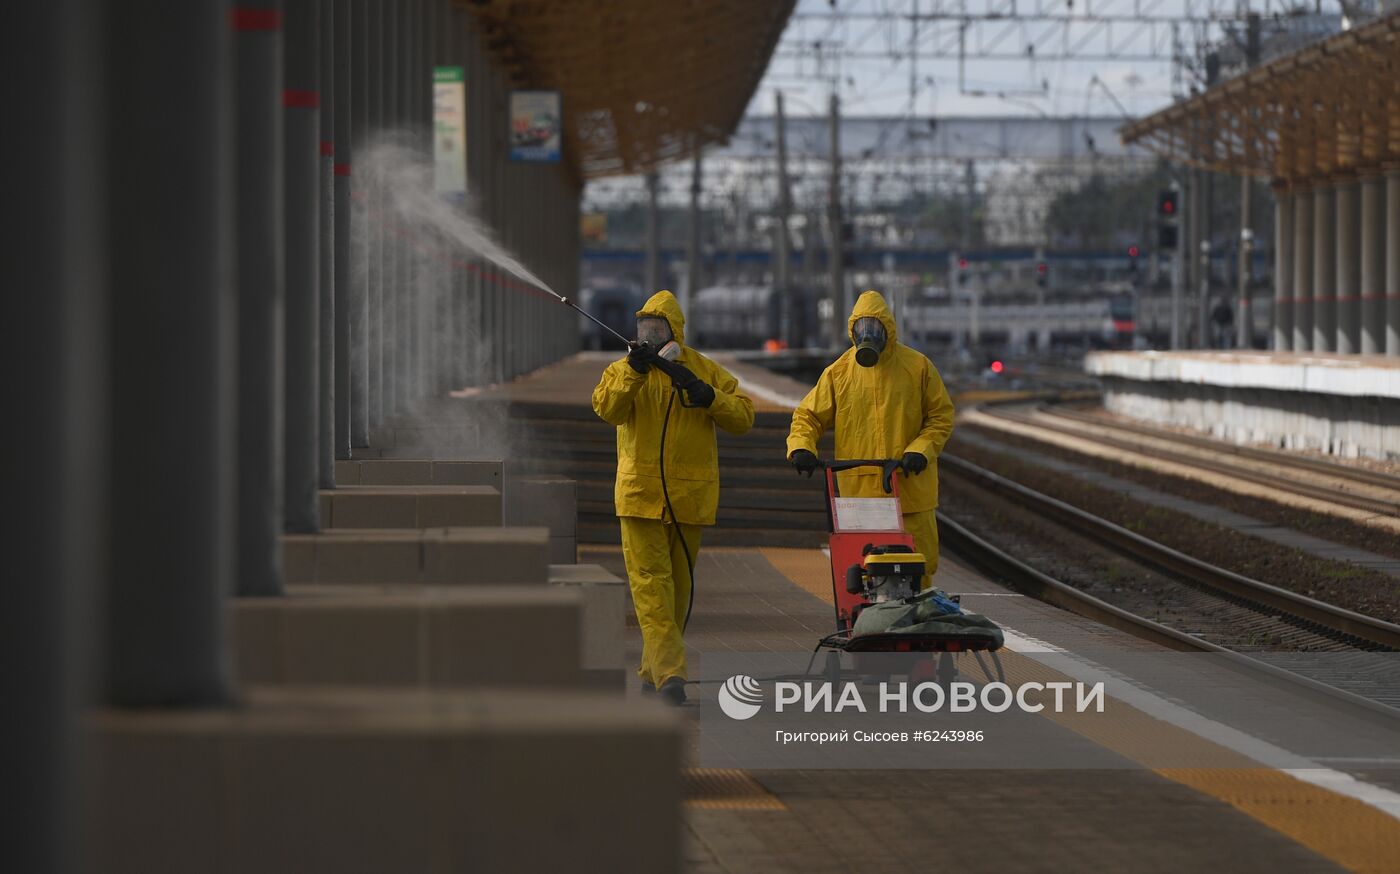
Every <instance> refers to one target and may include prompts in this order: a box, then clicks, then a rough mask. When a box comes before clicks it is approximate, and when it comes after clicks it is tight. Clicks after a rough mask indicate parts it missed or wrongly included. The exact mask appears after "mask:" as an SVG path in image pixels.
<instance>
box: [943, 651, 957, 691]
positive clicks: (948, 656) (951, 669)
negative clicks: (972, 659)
mask: <svg viewBox="0 0 1400 874" xmlns="http://www.w3.org/2000/svg"><path fill="white" fill-rule="evenodd" d="M957 676H958V667H957V665H955V664H954V663H953V654H952V653H950V652H944V653H939V654H938V683H939V685H941V686H949V685H951V684H952V682H953V680H955V679H957Z"/></svg>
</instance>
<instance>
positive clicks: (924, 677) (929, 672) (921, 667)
mask: <svg viewBox="0 0 1400 874" xmlns="http://www.w3.org/2000/svg"><path fill="white" fill-rule="evenodd" d="M936 658H938V657H937V656H930V657H928V658H926V659H919V660H918V661H917V662H915V663H914V666H913V667H912V668H910V669H909V685H910V686H917V685H919V684H920V683H935V682H938V670H937V667H938V666H937V664H936V663H935V661H934V660H935V659H936Z"/></svg>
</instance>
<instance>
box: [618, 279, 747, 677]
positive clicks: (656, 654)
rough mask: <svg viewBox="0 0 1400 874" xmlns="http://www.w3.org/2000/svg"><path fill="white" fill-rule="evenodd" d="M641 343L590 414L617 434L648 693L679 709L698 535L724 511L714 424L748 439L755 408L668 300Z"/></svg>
mask: <svg viewBox="0 0 1400 874" xmlns="http://www.w3.org/2000/svg"><path fill="white" fill-rule="evenodd" d="M637 339H638V340H639V341H641V343H640V344H639V345H638V346H637V347H636V348H634V349H632V350H631V351H630V352H629V353H628V354H627V356H626V357H625V358H622V359H621V360H618V361H614V362H613V363H612V364H610V365H608V368H607V370H605V371H603V378H602V379H601V380H599V382H598V387H597V388H595V389H594V390H593V410H594V412H596V413H597V414H598V415H599V416H600V417H602V419H603V421H605V422H607V423H608V424H610V425H615V426H617V485H616V488H615V491H614V494H613V501H614V503H615V504H616V509H617V516H618V521H619V522H621V523H622V554H623V557H624V558H625V559H626V561H627V578H628V582H629V584H630V585H631V588H632V603H633V605H634V606H635V608H636V611H637V624H638V626H640V628H641V630H642V664H641V668H640V669H639V670H638V674H639V675H640V676H641V678H642V688H643V690H644V691H651V690H659V691H660V692H661V694H662V695H663V696H664V697H665V698H666V700H667V701H669V702H670V703H673V704H680V703H683V702H684V701H685V679H686V667H685V643H684V640H683V639H682V634H683V632H684V630H685V623H686V619H687V615H688V612H689V607H690V603H691V591H692V585H693V582H694V581H693V580H692V579H691V571H692V569H693V567H694V564H695V562H696V560H697V559H698V558H699V552H700V529H701V527H702V526H705V525H713V524H715V509H716V507H717V506H718V504H719V452H718V449H717V448H716V446H715V425H719V426H720V427H721V428H723V429H724V430H726V431H728V432H729V433H731V434H743V433H745V432H746V431H748V430H749V428H751V427H753V401H751V400H749V398H748V396H747V395H745V394H744V393H743V392H741V391H739V383H738V381H737V380H736V379H735V378H734V377H733V376H731V375H730V374H729V372H728V371H726V370H725V369H724V368H723V367H721V366H719V365H718V364H716V363H715V362H713V361H711V360H710V359H708V358H706V357H705V356H704V355H701V354H700V353H699V352H697V351H695V350H694V349H691V348H689V347H688V346H685V345H684V344H685V316H684V315H682V313H681V307H680V304H679V303H678V302H677V301H676V298H675V296H674V295H672V294H671V292H669V291H658V292H657V293H656V294H654V295H652V296H651V298H650V299H649V300H648V301H647V302H646V304H645V305H644V306H643V307H642V308H641V309H640V310H638V312H637ZM672 342H674V344H675V345H674V346H672V345H670V344H671V343H672ZM658 350H659V351H660V353H661V354H660V355H659V356H658V354H657V352H658ZM677 353H678V354H677ZM675 365H679V367H680V370H679V373H680V375H679V376H676V375H675V374H677V372H678V369H677V367H676V366H675ZM663 439H664V441H665V442H664V450H665V451H664V457H663V454H662V450H663ZM663 471H664V474H665V476H664V479H663Z"/></svg>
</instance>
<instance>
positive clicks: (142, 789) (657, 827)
mask: <svg viewBox="0 0 1400 874" xmlns="http://www.w3.org/2000/svg"><path fill="white" fill-rule="evenodd" d="M93 721H94V724H93V729H94V730H93V732H92V733H93V736H94V746H95V747H96V749H95V750H94V752H95V753H96V755H95V756H93V761H94V763H95V767H96V772H95V777H96V781H95V796H94V802H95V803H94V806H93V810H94V811H95V812H96V822H95V828H94V830H93V831H94V835H93V837H94V846H93V848H92V854H91V860H92V862H93V866H94V868H95V869H96V870H97V871H99V872H104V874H127V872H132V874H136V872H139V874H150V872H160V871H201V872H218V874H224V872H229V874H232V872H247V871H256V872H259V874H284V872H285V874H293V872H295V874H304V872H308V871H334V872H336V874H360V872H364V874H370V872H374V874H382V872H386V871H420V872H448V871H648V872H670V871H677V870H679V868H680V860H681V843H680V829H681V815H680V814H681V810H680V807H681V793H682V785H681V776H680V769H681V766H682V736H681V728H680V720H679V718H678V716H677V714H675V713H673V712H666V711H665V710H664V708H663V707H661V705H658V704H655V703H654V702H649V701H640V700H627V699H623V698H620V697H618V696H614V695H602V694H598V693H589V692H583V691H570V690H551V691H549V692H538V691H509V690H454V691H439V690H427V691H425V690H344V689H341V690H326V689H315V688H309V687H299V688H294V689H293V688H284V689H249V690H246V691H245V694H244V696H243V701H242V702H241V704H240V706H239V707H238V708H237V709H226V710H193V711H126V712H121V711H104V712H100V713H98V714H96V716H95V717H94V720H93Z"/></svg>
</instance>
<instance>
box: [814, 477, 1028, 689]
mask: <svg viewBox="0 0 1400 874" xmlns="http://www.w3.org/2000/svg"><path fill="white" fill-rule="evenodd" d="M821 467H822V468H823V470H824V479H825V481H826V502H827V522H828V525H827V528H828V532H829V539H828V543H829V545H830V551H831V588H832V595H833V601H834V603H835V612H836V631H835V633H833V634H829V635H827V636H826V637H823V638H822V639H821V640H820V641H818V642H817V645H816V648H815V649H813V651H812V658H811V659H810V660H808V663H807V673H808V674H809V675H810V674H811V671H812V665H813V664H814V663H815V662H816V658H817V655H818V654H819V653H820V652H822V651H823V650H826V652H827V655H826V664H825V668H824V671H823V673H825V674H826V676H827V679H829V680H831V681H833V682H835V681H837V680H839V679H840V678H841V676H842V675H843V674H844V673H846V672H847V669H846V668H844V667H843V664H842V659H841V656H842V654H843V653H844V654H850V656H851V658H850V661H851V662H852V667H851V668H850V672H852V673H857V674H860V675H862V676H865V677H867V678H870V677H872V676H873V675H874V674H876V673H880V672H876V671H874V670H873V669H872V664H873V660H872V659H862V658H861V654H862V653H876V652H880V653H909V654H911V655H910V656H909V658H908V659H900V660H890V659H883V658H882V659H880V661H879V664H880V665H881V666H882V671H881V672H882V673H886V674H888V673H889V670H888V669H889V667H890V665H891V662H892V661H893V662H895V663H896V664H899V665H901V666H903V667H902V668H901V670H902V671H904V672H905V673H907V675H908V678H909V681H910V682H911V683H919V682H926V681H934V682H938V683H940V684H942V685H945V686H946V685H947V684H948V683H951V682H952V681H953V680H954V679H955V678H956V677H957V676H958V670H957V663H956V661H955V658H954V657H955V655H956V654H960V653H971V654H972V656H973V658H975V659H976V661H977V664H978V666H979V667H980V668H981V669H982V673H983V674H984V675H985V676H986V677H987V679H988V680H992V679H993V678H994V677H993V673H992V671H991V670H990V669H989V668H988V666H987V663H986V662H985V661H984V660H983V658H982V653H984V652H985V653H987V655H988V656H989V657H990V659H991V661H992V664H993V665H994V666H995V668H996V674H995V679H997V680H1001V681H1004V674H1003V671H1002V667H1001V660H1000V658H998V657H997V654H996V651H997V650H998V649H1000V648H1001V647H1002V644H1003V635H1002V630H1001V628H1000V627H999V626H998V625H997V624H996V623H995V622H993V621H991V620H990V619H988V618H987V617H985V616H982V615H980V614H977V613H967V612H965V611H963V609H962V603H961V601H962V598H961V596H960V595H949V594H948V593H947V592H944V591H942V590H940V589H938V588H931V589H927V590H924V591H920V588H919V586H920V582H921V580H922V578H923V575H924V569H925V567H926V566H927V565H926V559H925V556H923V555H921V554H920V553H919V552H918V551H917V549H916V547H915V544H914V538H913V536H912V535H910V534H909V533H908V532H907V531H905V530H904V516H903V514H902V512H901V510H900V503H899V483H898V481H897V480H896V478H895V473H896V472H898V471H900V470H903V463H902V462H901V461H899V460H897V459H858V460H841V461H823V462H821ZM862 467H878V468H880V471H881V484H882V485H883V487H884V492H885V496H884V497H874V498H861V497H844V496H842V495H841V493H840V489H839V484H838V478H837V474H838V473H840V472H841V471H845V470H854V469H856V468H862Z"/></svg>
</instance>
